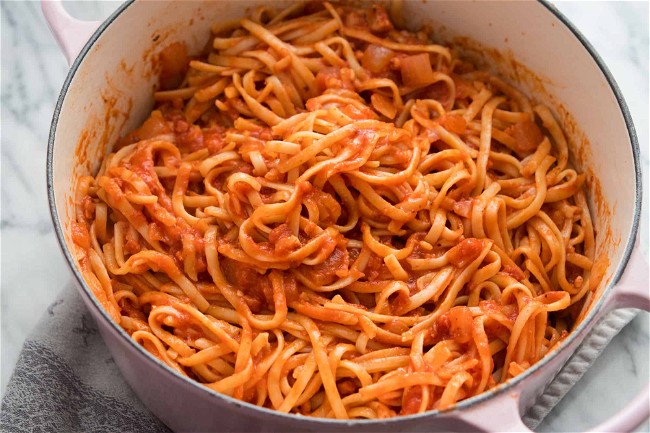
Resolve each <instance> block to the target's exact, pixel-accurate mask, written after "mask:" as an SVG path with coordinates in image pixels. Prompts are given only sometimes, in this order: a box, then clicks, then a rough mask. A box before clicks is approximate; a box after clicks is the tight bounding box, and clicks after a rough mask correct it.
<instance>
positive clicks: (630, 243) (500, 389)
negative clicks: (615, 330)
mask: <svg viewBox="0 0 650 433" xmlns="http://www.w3.org/2000/svg"><path fill="white" fill-rule="evenodd" d="M134 3H135V0H128V1H126V2H125V3H123V4H122V5H120V7H119V8H118V9H117V10H116V11H115V12H113V13H112V14H111V15H110V16H109V17H108V18H107V19H106V20H105V21H104V22H102V23H101V25H100V26H99V27H98V28H97V30H96V31H95V32H94V33H93V34H92V36H91V37H90V39H89V40H88V41H87V42H86V44H85V45H84V47H83V49H82V50H81V52H80V53H79V54H78V55H77V57H76V59H75V61H74V63H73V64H72V66H71V67H70V70H69V72H68V75H67V77H66V79H65V82H64V83H63V87H62V89H61V93H60V94H59V97H58V100H57V103H56V107H55V110H54V114H53V116H52V122H51V124H50V134H49V138H48V146H47V169H46V176H47V195H48V204H49V208H50V216H51V218H52V223H53V225H54V231H55V232H56V237H57V240H58V243H59V247H60V248H61V250H62V252H63V254H64V256H65V258H66V262H67V264H68V266H69V267H70V270H71V271H72V273H73V274H74V276H75V278H76V280H77V283H78V285H79V287H81V288H83V292H84V294H85V295H86V296H87V297H88V298H89V299H90V301H91V303H92V305H93V306H94V308H95V309H97V310H98V312H99V313H100V315H101V316H102V317H103V319H104V320H105V321H106V322H108V323H110V325H111V328H112V330H113V331H116V332H117V333H118V334H120V335H121V337H123V338H124V339H125V340H126V341H127V342H128V343H129V344H130V345H131V347H132V348H133V349H135V350H136V351H137V352H139V354H140V355H143V356H144V360H148V361H150V362H152V363H154V364H156V365H157V366H158V367H161V368H163V369H164V370H165V371H166V372H167V373H169V374H170V375H171V376H172V377H174V378H176V379H179V380H181V381H183V382H185V383H186V384H189V385H190V386H192V387H195V388H196V389H199V390H201V391H202V392H204V393H205V395H206V396H209V398H217V399H220V400H222V402H223V403H226V404H229V405H235V406H238V407H240V408H242V409H251V410H253V411H259V412H260V414H265V415H270V416H273V417H278V418H280V419H282V420H283V421H285V422H290V423H291V422H307V423H310V424H312V423H313V424H322V425H329V426H331V427H335V426H337V425H338V426H343V425H359V424H360V425H361V426H372V425H379V424H384V425H385V424H393V425H398V424H400V423H401V422H405V421H416V420H418V419H425V418H429V417H435V416H437V415H441V414H445V413H449V412H453V411H456V410H462V409H467V408H470V407H474V406H476V405H477V404H480V403H482V402H484V401H486V400H489V399H491V398H492V397H496V396H497V395H500V394H502V393H504V392H507V391H509V390H511V389H512V388H514V387H515V386H517V385H518V384H519V383H521V382H523V381H525V380H526V379H527V378H528V377H530V376H531V375H533V374H535V373H536V372H537V371H538V370H542V369H543V368H544V367H545V366H546V365H547V364H548V363H549V362H551V361H552V359H553V358H555V357H556V356H557V355H558V354H559V353H560V352H563V351H565V350H567V348H568V346H570V345H571V343H573V341H574V340H575V339H576V338H577V336H578V335H580V334H582V332H583V331H584V330H585V329H586V328H588V327H589V326H591V325H592V323H591V322H592V321H593V320H594V319H595V318H596V316H597V315H598V313H599V312H600V310H601V309H602V308H603V305H604V303H605V300H606V298H608V297H609V296H610V295H611V292H612V290H613V289H614V287H615V286H616V283H618V281H619V280H620V278H621V276H622V274H623V271H624V270H625V267H626V266H627V263H628V261H629V259H630V255H631V254H632V250H633V249H634V245H635V240H636V237H637V232H638V230H639V221H640V217H641V200H642V189H641V188H642V187H641V162H640V149H639V143H638V139H637V136H636V130H635V128H634V123H633V121H632V116H631V114H630V111H629V109H628V107H627V104H626V103H625V99H624V98H623V95H622V93H621V91H620V89H619V87H618V84H617V83H616V80H615V79H614V77H613V76H612V74H611V72H610V71H609V69H608V68H607V66H606V65H605V62H604V61H603V60H602V58H601V57H600V55H599V54H598V53H597V52H596V50H595V48H594V47H593V46H592V45H591V43H590V42H589V41H588V40H587V39H586V38H585V37H584V36H583V35H582V33H580V31H579V30H578V29H577V28H576V27H575V26H574V24H573V23H571V22H570V21H569V19H568V18H567V17H565V16H564V15H563V14H562V13H561V12H560V11H559V10H558V9H557V8H556V7H555V6H553V5H552V4H551V3H550V2H549V0H537V3H538V4H540V5H541V6H542V7H544V8H545V9H546V10H547V11H548V12H550V13H551V14H552V15H554V16H555V18H557V19H558V20H559V21H560V22H561V23H562V24H564V26H565V27H566V28H567V29H568V30H569V31H570V32H571V33H572V34H573V36H574V37H575V38H576V39H577V40H578V42H580V44H581V45H582V46H583V48H584V49H585V50H586V51H587V53H588V54H589V55H590V56H591V58H592V60H593V61H594V62H595V64H596V66H597V67H598V68H599V69H600V72H601V73H602V74H603V75H604V77H605V79H606V80H607V83H608V84H609V87H610V90H611V91H612V92H613V94H614V96H615V98H616V100H617V102H618V106H619V109H620V112H621V114H622V115H623V119H624V121H625V125H626V128H627V132H628V137H629V139H630V144H631V147H632V155H633V159H634V171H635V208H634V215H633V218H632V226H631V231H630V235H629V236H628V238H627V239H626V241H625V242H626V244H625V249H624V251H623V256H622V258H621V260H620V261H619V263H618V264H617V268H616V270H615V272H614V274H613V276H612V279H611V280H610V281H609V283H608V284H607V287H606V288H605V289H604V291H603V293H602V295H601V296H600V298H599V299H598V300H597V301H596V303H595V304H594V305H593V306H592V307H591V309H590V311H589V312H588V313H587V315H586V316H585V318H584V319H583V320H582V322H581V323H580V324H579V325H578V326H577V328H575V329H574V330H573V331H572V332H571V333H570V335H569V337H568V338H566V339H565V340H564V341H562V342H561V343H560V345H559V346H558V347H557V348H556V349H555V350H553V352H552V353H549V354H547V355H546V356H544V357H543V358H542V359H540V360H539V361H538V362H537V363H535V364H534V365H533V366H531V367H530V368H528V369H527V370H525V371H524V372H523V373H521V374H519V375H518V376H516V377H514V378H512V379H510V380H508V381H506V382H505V383H502V384H500V385H498V386H496V387H495V388H492V389H491V390H489V391H486V392H483V393H481V394H479V395H477V396H474V397H471V398H468V399H466V400H462V401H460V402H458V403H456V404H455V405H454V406H453V407H452V408H450V409H446V410H430V411H427V412H423V413H420V414H413V415H401V416H396V417H393V418H387V419H380V420H366V419H355V420H337V419H330V418H306V417H298V416H296V415H294V414H285V413H282V412H278V411H276V410H273V409H268V408H264V407H260V406H256V405H253V404H251V403H247V402H244V401H241V400H237V399H234V398H232V397H230V396H227V395H225V394H221V393H218V392H216V391H213V390H212V389H210V388H208V387H206V386H203V385H202V384H200V383H199V382H196V381H194V380H192V379H190V378H188V377H185V376H182V375H181V374H180V373H178V372H176V371H174V370H173V369H171V368H170V367H168V366H167V365H166V364H164V363H163V362H161V361H160V360H158V359H157V358H156V357H154V356H153V355H152V354H150V353H149V352H148V351H146V350H145V349H144V347H142V346H140V345H139V344H138V343H137V342H136V341H135V340H133V339H132V338H131V337H130V336H129V335H128V334H127V333H126V331H124V330H123V329H122V328H121V327H120V326H119V325H118V324H117V323H115V322H114V321H113V320H112V319H111V318H110V317H109V315H108V313H107V312H106V311H105V310H104V309H103V308H102V307H101V305H99V302H98V301H97V299H96V298H95V296H93V294H92V292H91V290H90V288H89V287H88V285H87V284H86V282H85V281H84V279H83V276H82V275H81V273H80V272H79V270H78V269H77V266H76V261H75V259H74V257H73V256H72V253H71V252H70V250H69V249H68V247H67V245H66V242H65V236H64V232H63V228H62V225H61V222H60V220H59V216H58V212H57V208H56V199H55V196H54V185H53V182H54V180H53V177H54V169H53V164H54V142H55V139H56V130H57V125H58V120H59V116H60V115H61V110H62V107H63V103H64V101H65V97H66V95H67V92H68V88H69V86H70V84H71V82H72V80H73V79H74V76H75V74H76V72H77V70H78V69H79V66H80V65H81V63H82V62H83V60H84V59H85V57H86V55H88V53H89V52H90V50H91V49H92V47H93V46H94V44H95V42H96V41H97V40H98V39H99V37H100V36H101V35H102V34H103V33H104V32H105V31H106V30H107V29H108V28H109V27H110V25H111V24H112V23H113V21H115V20H116V19H117V18H118V17H119V16H120V15H121V14H122V13H123V12H125V11H126V10H127V9H128V8H129V7H130V6H132V5H133V4H134Z"/></svg>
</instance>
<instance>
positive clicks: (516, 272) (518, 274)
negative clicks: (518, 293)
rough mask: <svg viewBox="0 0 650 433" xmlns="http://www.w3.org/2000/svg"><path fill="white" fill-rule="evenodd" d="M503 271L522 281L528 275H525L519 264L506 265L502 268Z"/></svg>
mask: <svg viewBox="0 0 650 433" xmlns="http://www.w3.org/2000/svg"><path fill="white" fill-rule="evenodd" d="M501 272H502V273H504V274H506V275H508V276H510V277H512V278H514V279H515V280H517V281H521V280H523V279H524V278H526V276H525V275H524V273H523V271H522V270H521V269H519V267H518V266H513V265H505V266H504V267H503V269H501Z"/></svg>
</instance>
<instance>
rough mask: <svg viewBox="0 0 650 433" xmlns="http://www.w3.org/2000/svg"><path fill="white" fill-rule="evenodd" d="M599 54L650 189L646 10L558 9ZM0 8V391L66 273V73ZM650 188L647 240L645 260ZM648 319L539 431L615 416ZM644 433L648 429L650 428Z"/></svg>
mask: <svg viewBox="0 0 650 433" xmlns="http://www.w3.org/2000/svg"><path fill="white" fill-rule="evenodd" d="M64 4H65V5H66V8H67V9H68V10H70V11H71V13H73V15H75V16H77V17H79V18H82V19H95V20H97V19H104V18H105V17H107V16H108V15H109V14H110V13H111V12H112V11H114V10H115V8H116V7H117V5H118V4H119V3H116V2H99V1H87V2H81V1H80V2H65V3H64ZM556 5H557V6H558V8H559V9H560V10H561V11H562V12H563V13H565V14H566V15H567V16H568V17H569V19H571V20H572V21H573V22H574V23H575V24H576V26H577V27H578V28H579V29H580V31H581V32H583V34H584V35H585V36H586V37H587V38H588V39H589V41H590V42H591V43H592V44H593V45H594V46H595V47H596V49H597V51H598V52H599V54H600V55H601V56H602V57H603V59H604V60H605V62H606V63H607V65H608V66H609V68H610V70H611V72H612V74H613V75H614V77H615V78H616V80H617V82H618V84H619V86H620V88H621V90H622V92H623V94H624V96H625V98H626V100H627V103H628V105H629V107H630V111H631V113H632V116H633V119H634V122H635V125H636V128H637V133H638V137H639V143H640V145H641V150H642V162H643V167H644V170H645V172H644V185H648V178H647V176H648V166H649V164H648V155H649V154H650V152H649V148H648V147H649V137H648V3H647V2H640V3H629V2H594V3H592V2H558V3H556ZM0 6H1V14H2V21H1V25H2V27H1V60H2V75H1V77H2V88H1V101H0V102H1V118H2V122H1V126H0V128H1V129H0V135H1V149H2V151H1V167H0V170H1V171H0V173H1V198H0V229H1V255H0V260H1V267H0V273H1V276H0V281H1V292H0V300H1V310H0V316H1V317H0V328H1V345H0V351H1V365H2V368H1V370H0V378H1V381H0V391H1V392H2V393H4V389H5V387H6V384H7V381H8V379H9V376H10V374H11V371H12V369H13V366H14V364H15V362H16V359H17V357H18V353H19V351H20V348H21V346H22V343H23V341H24V340H25V338H26V336H27V335H28V334H29V332H30V331H31V329H32V328H33V327H34V325H35V323H36V321H37V320H38V318H39V317H40V316H41V315H42V314H43V313H44V312H45V310H46V308H47V306H48V305H49V304H50V303H51V302H52V300H53V299H54V297H55V296H56V293H57V292H58V291H59V290H60V289H61V288H62V287H63V285H64V284H65V283H66V282H67V281H69V279H70V278H71V277H70V274H69V273H68V270H67V266H66V265H65V263H64V261H63V258H62V256H61V254H60V252H59V248H58V244H57V242H56V240H55V237H54V234H53V231H52V227H51V223H50V217H49V212H48V208H47V200H46V190H45V152H46V147H47V135H48V131H49V125H50V120H51V116H52V111H53V109H54V105H55V103H56V99H57V97H58V92H59V90H60V88H61V85H62V84H63V81H64V79H65V75H66V73H67V70H68V67H67V65H66V63H65V60H64V58H63V56H62V55H61V53H60V51H59V49H58V47H57V46H56V43H55V41H54V39H53V38H52V37H51V35H50V33H49V30H48V28H47V26H46V24H45V21H44V19H43V16H42V14H41V10H40V5H39V3H38V2H36V1H14V2H10V1H3V2H2V3H0ZM647 191H648V188H646V194H645V198H644V203H645V205H644V209H643V217H642V221H643V223H642V228H641V236H642V239H643V249H644V252H645V255H646V257H647V256H648V233H649V232H648V206H647V204H648V199H647V197H648V195H647ZM649 330H650V325H649V321H648V314H646V313H642V314H640V315H639V316H638V317H637V318H636V319H635V320H634V321H633V322H632V323H631V324H630V325H629V326H628V327H627V328H625V329H624V330H623V331H622V332H621V333H620V334H619V335H618V336H617V337H616V338H615V339H614V341H613V342H612V343H611V344H610V346H609V347H608V348H607V349H606V350H605V352H604V353H603V355H602V356H601V358H600V359H599V360H598V361H597V362H596V364H595V365H594V366H593V368H592V369H591V370H590V371H588V372H587V373H586V374H585V376H584V377H583V379H582V380H581V381H580V382H579V383H578V384H577V385H576V386H575V387H574V388H573V389H572V390H571V392H570V393H569V394H568V395H567V396H566V397H565V398H564V400H563V401H562V402H561V403H560V404H559V405H558V406H557V407H556V408H555V409H554V411H553V412H552V413H551V415H550V416H549V417H548V418H547V419H546V420H545V421H544V423H543V424H542V425H541V426H540V428H539V430H540V431H582V430H585V429H588V428H589V427H592V426H594V425H595V424H596V423H598V422H599V421H602V420H604V419H605V418H606V417H608V416H610V415H611V414H613V413H615V412H616V411H617V410H619V409H620V408H621V407H622V406H623V404H624V402H626V401H627V400H629V398H630V397H631V396H632V394H633V393H634V392H636V391H637V390H639V389H641V388H642V386H643V385H644V384H645V382H647V380H648V377H649V375H648V366H649V364H650V362H649V353H648V340H649V334H650V332H649ZM638 431H649V425H648V423H647V422H646V423H645V424H644V425H642V426H641V427H640V428H639V430H638Z"/></svg>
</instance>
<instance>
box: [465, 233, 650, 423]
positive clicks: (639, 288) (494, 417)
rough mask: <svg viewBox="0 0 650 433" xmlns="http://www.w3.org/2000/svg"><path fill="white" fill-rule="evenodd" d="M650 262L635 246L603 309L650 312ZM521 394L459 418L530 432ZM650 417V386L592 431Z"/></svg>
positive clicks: (503, 395) (502, 396) (497, 398)
mask: <svg viewBox="0 0 650 433" xmlns="http://www.w3.org/2000/svg"><path fill="white" fill-rule="evenodd" d="M648 269H649V268H648V263H647V261H646V260H645V258H644V257H643V254H642V252H641V247H640V245H638V243H637V245H636V246H635V248H634V250H633V251H632V254H631V256H630V260H629V262H628V264H627V266H626V270H625V273H624V274H623V276H622V277H621V279H620V280H619V281H618V283H617V284H616V286H615V287H614V290H613V293H612V295H611V297H610V298H609V300H608V302H607V303H606V304H605V306H604V308H603V311H605V313H608V312H610V311H613V310H616V309H619V308H639V309H643V310H645V311H649V312H650V287H649V285H648V280H649V270H648ZM519 398H520V394H519V393H507V392H504V393H501V394H500V395H496V396H494V397H492V398H490V399H489V400H487V401H486V402H484V403H482V404H478V405H476V406H474V407H472V408H469V409H465V410H463V411H462V412H459V413H458V415H457V416H458V417H459V418H460V419H461V420H463V421H465V422H466V423H467V424H469V425H471V426H473V428H474V431H479V432H484V433H487V432H495V431H498V432H531V430H530V429H529V428H528V427H527V426H526V425H525V424H524V423H523V421H522V420H521V415H520V411H519V407H520V406H519ZM649 417H650V386H649V385H646V386H645V388H644V389H643V390H642V391H641V392H640V393H639V394H637V396H636V397H635V398H634V399H633V400H632V401H631V402H629V403H628V404H627V405H626V406H625V407H624V408H623V409H622V410H621V411H620V412H618V413H617V414H616V415H614V416H612V417H611V418H610V419H608V420H606V421H604V422H602V423H601V424H599V425H598V426H596V427H595V428H593V429H592V430H591V431H592V432H616V433H624V432H631V431H632V430H634V429H635V428H636V427H638V426H639V425H640V424H641V423H642V422H643V421H645V420H646V419H648V418H649Z"/></svg>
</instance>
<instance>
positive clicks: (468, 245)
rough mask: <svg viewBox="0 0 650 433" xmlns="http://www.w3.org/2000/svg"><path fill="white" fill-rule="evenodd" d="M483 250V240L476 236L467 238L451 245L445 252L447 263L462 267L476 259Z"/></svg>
mask: <svg viewBox="0 0 650 433" xmlns="http://www.w3.org/2000/svg"><path fill="white" fill-rule="evenodd" d="M482 250H483V241H482V240H480V239H476V238H467V239H465V240H463V241H461V242H460V243H459V244H458V245H456V246H455V247H453V248H452V249H450V250H449V252H448V253H447V257H448V258H449V263H451V264H452V265H454V266H456V267H458V268H463V267H465V266H467V265H468V264H470V263H471V262H473V261H474V260H476V259H477V257H478V256H479V255H480V254H481V251H482Z"/></svg>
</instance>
